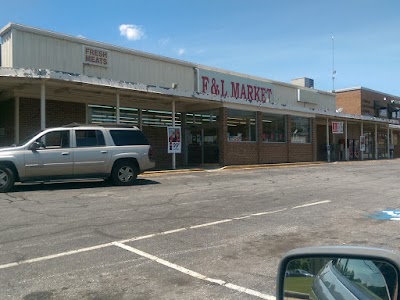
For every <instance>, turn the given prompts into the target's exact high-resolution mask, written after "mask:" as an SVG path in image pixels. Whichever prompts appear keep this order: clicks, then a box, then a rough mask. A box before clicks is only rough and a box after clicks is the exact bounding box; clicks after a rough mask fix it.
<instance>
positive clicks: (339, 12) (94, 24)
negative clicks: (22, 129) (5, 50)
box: [0, 0, 400, 96]
mask: <svg viewBox="0 0 400 300" xmlns="http://www.w3.org/2000/svg"><path fill="white" fill-rule="evenodd" d="M1 10H2V13H1V14H0V21H1V22H0V27H2V26H5V25H6V24H7V23H9V22H14V23H20V24H24V25H29V26H33V27H38V28H41V29H46V30H51V31H55V32H59V33H64V34H68V35H73V36H83V37H85V38H88V39H91V40H96V41H101V42H105V43H109V44H113V45H118V46H122V47H126V48H131V49H136V50H140V51H145V52H150V53H153V54H157V55H162V56H166V57H171V58H176V59H181V60H185V61H190V62H195V63H200V64H203V65H207V66H212V67H216V68H221V69H226V70H231V71H235V72H240V73H244V74H250V75H254V76H259V77H263V78H268V79H273V80H278V81H283V82H289V81H290V80H291V79H293V78H298V77H310V78H313V79H314V80H315V88H317V89H321V90H332V69H333V68H332V65H333V53H334V60H335V69H336V79H335V89H342V88H349V87H355V86H363V87H366V88H370V89H374V90H378V91H381V92H384V93H388V94H392V95H397V96H400V1H399V0H390V1H377V0H375V1H374V0H347V1H346V0H333V1H324V0H309V1H307V0H303V1H299V0H290V1H289V0H280V1H269V0H264V1H261V0H259V1H258V0H254V1H251V0H247V1H235V0H230V1H225V0H223V1H218V0H214V1H209V0H203V1H184V0H182V1H178V0H175V1H169V0H163V1H162V0H160V1H156V0H154V1H140V0H138V1H119V0H113V1H102V0H96V1H75V0H70V1H50V0H31V1H27V0H25V1H21V0H14V1H7V2H6V1H3V2H2V3H1ZM332 36H333V37H334V51H333V47H332V46H333V44H332Z"/></svg>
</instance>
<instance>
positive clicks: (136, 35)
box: [119, 24, 144, 41]
mask: <svg viewBox="0 0 400 300" xmlns="http://www.w3.org/2000/svg"><path fill="white" fill-rule="evenodd" d="M119 32H120V34H121V35H122V36H125V37H126V38H127V39H128V40H130V41H138V40H140V39H142V38H143V37H144V30H143V28H142V27H141V26H137V25H133V24H122V25H120V26H119Z"/></svg>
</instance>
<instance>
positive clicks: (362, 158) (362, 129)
mask: <svg viewBox="0 0 400 300" xmlns="http://www.w3.org/2000/svg"><path fill="white" fill-rule="evenodd" d="M363 135H364V123H363V121H361V136H363ZM360 142H361V141H360ZM360 145H361V143H360ZM366 147H367V145H364V149H365V148H366ZM360 150H361V149H360ZM360 157H361V160H364V151H360Z"/></svg>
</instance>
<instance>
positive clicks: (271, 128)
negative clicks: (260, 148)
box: [262, 114, 286, 143]
mask: <svg viewBox="0 0 400 300" xmlns="http://www.w3.org/2000/svg"><path fill="white" fill-rule="evenodd" d="M262 140H263V142H268V143H284V142H286V116H282V115H274V114H262Z"/></svg>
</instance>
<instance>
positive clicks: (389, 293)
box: [276, 246, 400, 300]
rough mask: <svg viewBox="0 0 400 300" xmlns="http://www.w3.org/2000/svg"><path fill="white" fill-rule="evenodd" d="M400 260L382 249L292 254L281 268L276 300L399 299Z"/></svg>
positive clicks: (328, 249)
mask: <svg viewBox="0 0 400 300" xmlns="http://www.w3.org/2000/svg"><path fill="white" fill-rule="evenodd" d="M399 274H400V256H399V255H397V254H396V253H394V252H392V251H388V250H384V249H378V248H366V247H349V246H336V247H310V248H301V249H295V250H292V251H289V252H288V253H287V254H286V255H285V256H284V257H283V258H282V260H281V262H280V264H279V268H278V277H277V285H276V299H277V300H283V299H313V300H325V299H386V300H389V299H390V300H392V299H398V292H399V291H398V288H399Z"/></svg>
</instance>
